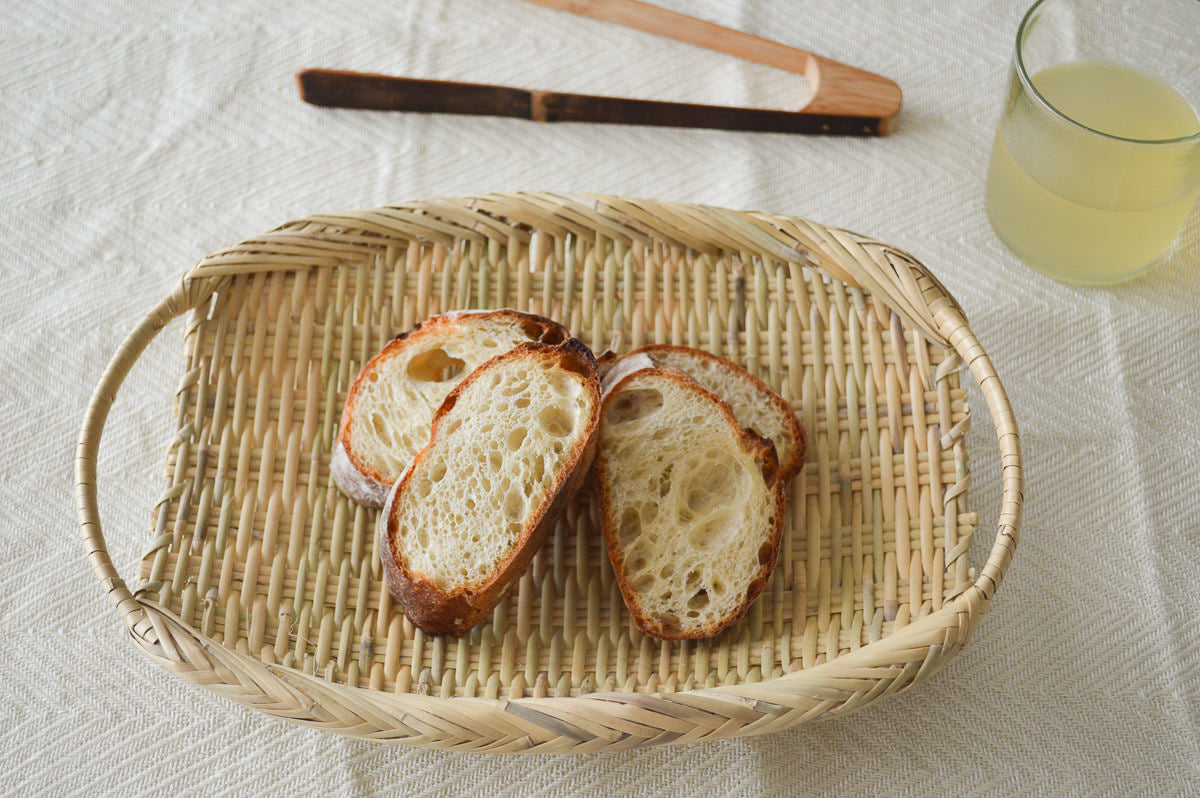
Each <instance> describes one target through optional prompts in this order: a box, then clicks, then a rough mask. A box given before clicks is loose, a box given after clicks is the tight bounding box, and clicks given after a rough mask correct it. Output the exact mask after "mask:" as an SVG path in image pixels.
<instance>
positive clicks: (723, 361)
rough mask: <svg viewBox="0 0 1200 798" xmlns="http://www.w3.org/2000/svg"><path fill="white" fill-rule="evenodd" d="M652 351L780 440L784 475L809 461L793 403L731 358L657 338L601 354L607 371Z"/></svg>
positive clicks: (744, 423) (741, 418)
mask: <svg viewBox="0 0 1200 798" xmlns="http://www.w3.org/2000/svg"><path fill="white" fill-rule="evenodd" d="M634 355H646V356H648V357H649V358H650V359H651V360H653V361H654V362H655V363H657V364H658V365H660V366H670V367H671V368H676V369H679V370H680V371H684V372H687V375H688V376H689V377H691V378H692V379H694V380H695V381H696V382H698V383H700V387H702V388H704V389H705V390H708V391H710V392H712V393H714V394H716V395H717V396H718V397H720V398H721V399H723V400H724V401H725V402H726V404H728V405H729V407H730V409H731V410H733V415H734V417H735V418H736V419H737V422H738V425H739V426H741V427H748V428H749V429H751V430H753V431H754V432H756V433H758V434H759V435H761V436H763V437H764V438H767V439H769V440H770V441H771V443H773V444H775V454H776V456H778V458H779V472H780V477H781V478H782V479H783V480H785V481H787V480H790V479H791V478H792V477H794V476H796V474H798V473H800V469H801V468H802V467H803V466H804V454H805V450H806V449H807V448H808V436H807V435H806V434H805V432H804V426H803V425H802V424H801V423H800V419H799V418H797V416H796V412H795V411H794V410H793V409H792V406H791V405H790V404H788V403H787V402H786V401H784V400H783V398H782V397H781V396H779V395H778V394H777V393H775V392H774V391H772V390H771V389H770V387H769V386H768V385H767V384H766V383H765V382H763V381H762V380H760V379H759V378H758V377H755V376H754V375H753V374H751V373H750V372H748V371H746V370H745V369H744V368H742V367H741V366H739V365H738V364H737V363H734V362H733V361H732V360H729V359H728V358H724V357H719V356H718V355H714V354H712V353H711V352H705V351H704V350H702V349H693V348H692V347H689V346H670V345H667V344H651V345H649V346H643V347H640V348H638V349H634V350H633V351H632V352H629V353H628V354H626V355H624V356H622V358H617V357H616V356H615V355H612V354H610V353H605V355H604V356H603V357H601V358H600V371H601V374H602V375H603V374H605V373H607V370H608V369H609V368H611V367H612V366H613V364H614V363H615V362H616V361H617V360H620V359H623V358H628V357H631V356H634Z"/></svg>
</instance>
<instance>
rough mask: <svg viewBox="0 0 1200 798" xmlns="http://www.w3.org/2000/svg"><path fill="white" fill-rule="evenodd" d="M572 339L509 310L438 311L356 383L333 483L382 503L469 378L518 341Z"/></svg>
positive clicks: (343, 421) (549, 325)
mask: <svg viewBox="0 0 1200 798" xmlns="http://www.w3.org/2000/svg"><path fill="white" fill-rule="evenodd" d="M570 337H571V336H570V333H568V332H567V330H566V328H565V327H563V326H562V325H561V324H559V323H557V322H554V321H551V320H550V319H547V318H543V317H541V316H535V315H533V314H530V313H521V312H519V311H516V310H507V309H506V310H491V311H487V310H483V311H458V312H454V313H446V314H443V315H441V316H433V317H431V318H429V319H427V320H426V321H424V322H422V323H421V324H419V325H417V326H416V327H415V328H413V329H412V330H411V331H409V332H407V333H405V334H403V335H401V336H399V337H397V338H395V339H393V340H392V341H391V342H390V343H388V345H387V346H385V347H384V348H383V350H382V351H381V352H380V353H379V354H377V355H376V356H375V357H373V358H371V359H370V360H369V361H367V363H366V365H364V366H363V368H362V371H361V372H359V374H358V376H357V377H355V378H354V382H353V383H352V384H351V385H350V391H349V393H348V395H347V396H346V405H345V407H344V409H343V410H342V419H341V427H340V431H339V433H338V439H337V444H336V446H335V447H334V452H333V460H332V463H331V464H330V471H331V475H332V477H333V481H334V482H335V483H336V484H337V486H338V487H339V488H341V489H342V492H343V493H345V494H346V495H347V496H349V497H350V498H351V499H354V500H355V501H356V502H359V503H361V504H365V505H367V506H369V507H381V506H382V505H383V502H384V501H385V500H386V499H387V495H388V491H389V490H390V489H391V487H392V483H394V482H395V481H396V479H397V478H398V477H399V476H400V474H401V473H402V472H403V471H404V469H405V467H406V466H407V465H408V464H409V462H410V461H411V460H412V458H413V457H414V456H415V455H416V453H417V452H418V451H419V450H420V449H421V447H423V446H424V445H425V444H426V443H428V442H429V425H430V423H431V422H432V421H433V414H434V412H435V411H436V410H437V409H438V407H439V406H440V405H441V404H442V401H443V400H444V399H445V398H446V395H447V394H449V393H450V391H451V390H452V389H453V388H454V386H456V385H458V384H459V382H461V381H462V379H463V378H464V377H466V376H467V375H468V374H470V373H471V372H472V371H474V370H475V369H476V368H478V367H479V365H480V364H482V363H484V362H485V361H487V360H489V359H491V358H493V357H495V356H496V355H499V354H502V353H504V352H507V351H508V350H510V349H512V348H513V347H515V346H517V345H518V344H521V343H524V342H527V341H541V342H542V343H547V344H558V343H562V342H563V341H565V340H567V339H568V338H570Z"/></svg>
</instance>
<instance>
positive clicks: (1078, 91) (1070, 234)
mask: <svg viewBox="0 0 1200 798" xmlns="http://www.w3.org/2000/svg"><path fill="white" fill-rule="evenodd" d="M1197 105H1200V2H1198V0H1038V2H1036V3H1034V4H1033V6H1032V7H1031V8H1030V9H1029V11H1028V12H1026V14H1025V17H1024V18H1023V19H1022V20H1021V24H1020V26H1019V27H1018V29H1017V41H1016V50H1015V53H1014V55H1013V63H1012V69H1011V72H1010V76H1009V91H1008V101H1007V103H1006V104H1005V107H1004V114H1003V117H1002V118H1001V120H1000V125H999V128H998V130H997V132H996V139H995V143H994V145H993V148H992V156H991V162H990V164H989V166H988V178H987V211H988V218H989V219H990V220H991V223H992V228H993V229H994V230H995V231H996V234H997V235H998V236H999V237H1000V239H1001V241H1003V242H1004V244H1005V245H1006V246H1007V247H1008V248H1009V249H1010V250H1012V251H1013V253H1015V254H1016V255H1017V257H1019V258H1020V259H1021V260H1022V261H1023V262H1024V263H1026V264H1027V265H1029V266H1031V267H1032V268H1034V269H1036V270H1037V271H1039V272H1042V273H1043V274H1046V275H1048V276H1050V277H1053V278H1054V279H1056V280H1060V281H1063V282H1069V283H1078V284H1106V283H1116V282H1120V281H1122V280H1125V279H1128V278H1130V277H1132V276H1134V275H1135V274H1137V273H1139V272H1141V271H1142V270H1144V269H1146V268H1148V267H1149V266H1150V265H1152V264H1153V263H1154V261H1155V260H1156V259H1157V258H1158V257H1159V256H1160V255H1161V254H1162V253H1163V252H1164V251H1165V250H1166V249H1167V248H1168V247H1169V246H1170V244H1171V242H1172V241H1173V240H1174V239H1175V237H1176V235H1177V234H1178V233H1179V231H1180V229H1181V228H1182V227H1183V224H1184V222H1185V221H1186V219H1187V217H1188V214H1189V212H1190V211H1191V208H1192V205H1193V202H1194V201H1195V198H1196V195H1197V192H1198V190H1200V120H1198V119H1197V115H1196V111H1195V108H1196V107H1197Z"/></svg>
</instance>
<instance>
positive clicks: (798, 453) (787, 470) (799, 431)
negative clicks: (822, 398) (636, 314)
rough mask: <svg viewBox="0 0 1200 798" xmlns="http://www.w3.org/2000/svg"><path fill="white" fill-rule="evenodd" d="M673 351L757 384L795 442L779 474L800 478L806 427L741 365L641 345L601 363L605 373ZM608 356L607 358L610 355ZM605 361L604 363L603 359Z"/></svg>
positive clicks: (685, 349)
mask: <svg viewBox="0 0 1200 798" xmlns="http://www.w3.org/2000/svg"><path fill="white" fill-rule="evenodd" d="M671 352H674V353H678V354H682V355H687V356H690V357H694V358H697V359H699V360H707V361H709V362H710V363H714V364H716V365H718V366H720V367H721V368H723V369H725V370H727V371H732V372H734V373H735V374H737V375H738V377H740V378H741V379H743V380H745V381H746V382H748V383H749V384H751V385H753V386H754V389H755V390H756V391H757V392H758V394H759V395H760V396H761V397H762V399H763V401H764V402H767V403H768V404H770V405H773V406H774V407H775V408H776V409H777V410H778V412H779V415H780V417H782V418H783V419H784V424H785V426H786V427H787V432H788V435H789V437H791V439H792V452H791V454H790V455H789V456H788V458H787V460H784V459H782V457H780V462H779V471H780V474H781V475H782V478H783V480H784V481H785V482H787V481H790V480H791V479H792V478H793V477H794V476H796V474H798V473H800V469H801V468H803V467H804V457H805V454H806V453H807V451H808V433H807V432H806V431H805V429H804V425H803V424H801V423H800V418H799V417H798V416H797V415H796V411H795V410H793V409H792V406H791V405H790V404H789V403H788V402H787V401H785V400H784V398H783V397H782V396H780V395H779V394H777V393H775V392H774V391H772V390H771V386H769V385H767V384H766V383H765V382H763V381H762V380H761V379H759V378H758V377H756V376H754V375H753V374H751V373H750V372H749V371H747V370H746V369H744V368H742V367H741V366H740V365H738V364H737V363H734V362H733V361H732V360H730V359H729V358H726V357H721V356H720V355H714V354H713V353H712V352H707V351H705V350H703V349H696V348H694V347H690V346H674V345H671V344H648V345H647V346H640V347H638V348H637V349H633V350H631V351H629V352H626V353H625V354H623V355H621V356H620V357H619V358H617V359H616V361H615V362H614V361H610V362H609V363H605V362H601V363H600V366H601V369H602V370H603V369H604V367H605V366H606V365H608V366H611V365H613V364H614V363H619V362H620V361H623V360H624V359H625V358H628V357H633V356H635V355H645V356H647V357H649V358H650V359H651V360H655V362H657V359H656V358H655V355H656V354H661V353H671ZM605 354H606V355H607V354H609V353H605ZM601 360H602V361H603V358H602V359H601ZM775 454H776V455H780V452H778V451H777V452H776V453H775Z"/></svg>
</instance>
